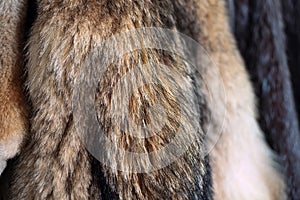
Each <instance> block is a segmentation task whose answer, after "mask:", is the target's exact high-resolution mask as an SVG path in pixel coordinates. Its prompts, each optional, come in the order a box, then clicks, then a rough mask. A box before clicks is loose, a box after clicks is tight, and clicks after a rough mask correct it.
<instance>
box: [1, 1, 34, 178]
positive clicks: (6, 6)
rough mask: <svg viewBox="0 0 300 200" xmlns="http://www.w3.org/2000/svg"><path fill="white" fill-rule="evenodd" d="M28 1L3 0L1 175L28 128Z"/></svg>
mask: <svg viewBox="0 0 300 200" xmlns="http://www.w3.org/2000/svg"><path fill="white" fill-rule="evenodd" d="M26 6H27V2H26V1H25V0H24V1H17V0H8V1H1V2H0V43H1V46H0V69H1V71H0V85H1V90H0V175H1V173H2V170H3V169H4V168H5V166H6V160H7V159H10V158H12V157H14V156H15V155H16V154H17V153H18V152H19V150H20V144H21V142H22V140H23V137H24V134H25V133H26V132H27V128H28V113H27V103H26V98H25V93H24V89H23V88H24V81H25V80H24V78H25V77H24V72H25V70H24V59H23V47H24V45H25V43H24V38H23V32H24V22H25V17H26V16H25V14H26Z"/></svg>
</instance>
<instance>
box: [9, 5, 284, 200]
mask: <svg viewBox="0 0 300 200" xmlns="http://www.w3.org/2000/svg"><path fill="white" fill-rule="evenodd" d="M29 9H31V8H29ZM153 26H154V27H162V28H169V29H173V30H177V31H179V32H182V33H185V34H187V35H188V36H190V37H192V38H193V39H195V40H196V41H198V42H199V43H200V44H201V45H202V46H203V47H204V49H205V50H206V51H207V53H208V54H209V56H210V57H211V59H212V61H213V62H214V63H211V62H206V61H205V60H201V59H199V61H200V62H201V63H199V64H201V67H202V68H201V70H200V71H198V72H195V71H191V70H190V66H189V64H188V63H185V62H183V61H182V60H181V59H180V58H178V57H177V56H175V55H173V54H170V53H168V52H163V51H159V50H154V49H141V50H139V51H134V52H133V53H132V54H130V55H126V56H124V57H123V58H121V59H120V60H119V61H118V62H117V63H115V64H114V65H111V66H110V67H109V68H108V69H107V70H106V71H104V72H103V73H102V74H101V79H100V78H99V82H100V83H99V84H98V85H99V87H98V89H97V91H98V93H97V96H96V99H97V101H96V105H97V107H96V108H97V111H98V113H97V114H98V120H99V123H100V124H101V125H102V127H104V130H105V133H106V135H107V137H108V138H110V139H111V141H113V142H115V145H120V146H121V147H122V148H125V149H127V150H130V151H134V152H149V151H155V150H158V149H159V148H160V147H161V145H163V144H165V143H167V142H168V141H169V140H170V139H172V137H173V136H174V132H175V131H176V129H177V128H178V124H180V125H182V126H183V127H184V129H185V130H186V134H187V135H189V134H190V132H191V131H194V128H193V126H191V125H192V124H191V122H190V121H193V120H192V119H190V120H189V119H185V118H181V117H180V113H179V112H178V109H177V107H180V106H181V105H178V102H177V101H176V99H174V96H173V95H172V94H173V92H174V88H175V92H177V93H178V94H180V95H179V97H181V96H185V97H189V99H188V100H187V101H186V102H187V103H186V105H185V106H184V111H185V113H186V116H188V117H190V118H192V117H195V116H197V118H198V117H199V121H198V122H197V126H198V125H199V126H200V127H201V129H200V130H199V131H198V132H197V137H196V138H194V141H193V143H192V145H191V146H190V147H189V148H188V150H187V151H186V153H185V154H184V155H182V156H181V157H180V158H178V160H176V161H175V162H174V163H172V164H171V165H169V166H167V167H165V168H162V169H159V170H156V171H153V172H148V173H130V172H122V171H115V170H112V169H111V168H109V167H108V166H105V165H103V164H102V163H100V162H98V161H97V160H96V159H95V158H93V157H92V156H91V155H90V154H89V152H88V151H87V150H86V149H85V146H84V145H83V143H82V140H81V139H80V137H79V133H78V129H76V128H75V123H76V120H78V119H76V118H75V115H74V110H73V109H74V107H73V106H72V105H73V104H74V102H73V98H72V95H73V93H74V92H76V90H75V80H76V78H78V77H80V76H85V74H82V69H85V68H87V67H94V68H97V67H101V66H99V65H97V64H99V63H93V62H92V61H93V60H97V59H95V56H94V57H93V55H96V57H99V55H98V54H95V52H97V48H98V47H99V43H101V41H102V40H105V39H107V38H109V37H110V36H111V35H113V34H116V33H120V32H122V31H125V30H132V29H135V28H140V27H153ZM30 30H31V31H30V37H29V39H28V49H27V51H28V52H27V53H28V56H27V58H28V64H27V68H28V77H27V81H28V84H27V85H28V90H29V97H30V100H31V102H32V110H31V113H32V115H33V117H32V119H31V121H30V125H31V127H30V134H28V138H27V140H26V141H25V143H24V146H23V148H22V150H21V154H20V156H19V157H18V158H17V159H18V162H17V163H18V164H17V166H15V173H14V174H13V179H14V181H13V182H12V183H11V188H10V191H11V194H10V195H11V196H10V198H12V199H162V198H166V199H200V200H201V199H203V200H204V199H217V200H221V199H222V200H223V199H224V200H235V199H236V200H240V199H245V200H247V199H261V200H267V199H270V200H271V199H278V200H279V199H280V200H281V199H285V193H284V183H283V181H282V177H281V175H280V173H279V172H278V171H277V169H276V164H275V162H274V161H273V159H274V155H273V154H272V152H271V151H270V149H269V148H268V146H267V145H266V143H265V141H264V138H263V134H262V131H261V130H260V128H259V126H258V123H257V122H256V108H255V97H254V92H253V91H252V87H251V84H250V81H249V80H248V75H247V72H246V70H245V67H244V63H243V61H242V59H241V57H240V54H239V52H238V50H237V48H236V44H235V41H234V38H233V35H232V34H231V32H230V25H229V19H228V17H227V10H226V6H225V1H224V0H221V1H220V0H198V1H196V0H187V1H181V0H175V1H173V0H172V1H171V0H166V1H156V0H147V1H140V0H136V1H135V0H134V1H128V0H114V1H109V0H105V1H97V0H91V1H85V0H53V1H50V0H40V1H38V2H37V18H36V19H35V20H34V23H33V26H32V27H31V29H30ZM127 42H128V43H130V41H127ZM195 53H196V52H195ZM91 55H92V56H91ZM198 56H199V57H200V58H201V57H202V56H203V55H198ZM86 61H87V62H86ZM156 61H159V62H161V63H163V64H166V65H168V66H170V69H172V70H170V71H163V70H161V69H156V68H150V69H146V68H141V69H139V73H137V74H136V76H134V77H131V78H130V79H128V80H127V82H126V83H127V84H124V85H123V86H122V87H120V90H117V93H113V92H115V91H113V89H112V87H113V86H114V84H115V83H116V82H118V80H119V77H120V76H122V75H124V74H125V73H126V72H127V71H128V70H130V69H131V68H132V67H134V66H136V65H137V64H141V63H142V64H145V63H146V64H150V65H151V64H152V63H153V62H156ZM178 74H181V76H183V77H184V78H185V80H186V81H185V82H180V83H178V82H176V81H174V80H176V75H178ZM165 77H167V78H165ZM141 78H144V79H151V78H154V79H158V80H160V81H161V87H157V86H156V85H147V86H145V87H141V88H139V90H138V91H137V92H136V93H134V95H133V97H132V102H131V104H130V105H131V106H130V109H131V110H130V111H131V112H130V113H131V114H132V116H133V119H134V120H135V121H136V122H137V123H140V122H141V121H143V120H144V121H146V122H147V118H148V117H149V116H148V111H147V109H148V108H149V106H151V105H153V104H155V103H160V104H161V105H162V106H163V107H164V108H165V110H166V111H167V112H166V113H167V115H168V117H169V123H167V124H166V126H165V128H164V129H162V131H161V132H160V134H159V135H158V136H155V137H152V138H147V139H144V140H143V141H142V142H141V141H139V140H137V139H135V138H132V137H130V135H126V134H123V133H120V132H118V131H119V130H118V129H116V128H115V127H113V126H111V121H112V117H113V116H115V115H110V114H111V113H114V112H116V110H114V106H115V105H118V106H120V108H122V109H123V107H122V106H125V105H124V97H125V96H126V91H127V88H126V87H130V86H133V85H135V84H136V81H137V79H141ZM220 83H221V84H222V85H221V86H220ZM204 84H206V85H207V86H208V87H205V86H204ZM128 85H129V86H128ZM220 87H224V88H223V89H224V91H225V97H224V96H223V95H222V90H220ZM207 88H209V89H207ZM176 89H177V90H176ZM211 93H213V95H212V96H213V97H214V98H212V99H210V96H211ZM114 95H115V96H114ZM124 95H125V96H124ZM179 100H180V98H179ZM113 103H116V104H113ZM223 112H224V113H225V115H224V116H223V115H222V114H220V113H223ZM116 114H117V113H116ZM118 114H119V113H118ZM207 127H210V129H208V128H207ZM130 130H131V129H130V127H129V128H128V129H125V132H126V131H130ZM202 130H204V131H207V133H206V137H205V134H204V132H203V131H202ZM219 131H221V132H220V133H221V137H220V138H219V141H218V142H217V144H214V143H211V142H212V141H215V140H214V138H215V137H217V136H218V133H219ZM116 135H119V136H118V138H117V137H116ZM205 139H206V141H207V143H208V144H207V145H208V146H213V145H215V146H214V148H213V149H212V151H211V153H210V155H209V157H208V156H205V143H204V140H205ZM111 156H115V160H116V162H118V163H120V164H121V165H122V164H124V165H125V163H124V162H125V161H124V160H122V158H121V157H118V156H117V155H114V154H112V155H111ZM122 162H123V163H122ZM127 164H128V163H127ZM210 165H211V167H210ZM129 167H130V164H129ZM211 179H212V180H211Z"/></svg>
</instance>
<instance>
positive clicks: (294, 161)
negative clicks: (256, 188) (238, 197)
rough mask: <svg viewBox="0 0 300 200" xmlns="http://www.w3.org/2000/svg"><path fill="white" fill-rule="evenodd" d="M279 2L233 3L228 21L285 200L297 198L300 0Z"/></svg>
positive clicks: (299, 169)
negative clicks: (276, 157)
mask: <svg viewBox="0 0 300 200" xmlns="http://www.w3.org/2000/svg"><path fill="white" fill-rule="evenodd" d="M281 2H282V5H281ZM281 2H280V1H271V0H266V1H261V0H251V1H247V0H246V1H245V0H235V1H234V12H235V14H234V15H231V16H234V19H231V21H233V22H234V23H233V26H232V27H233V31H234V33H235V37H236V41H237V44H238V47H239V50H240V52H241V54H242V56H243V58H244V60H245V63H246V66H247V69H248V71H249V74H250V76H251V79H252V82H253V84H254V87H255V91H256V95H257V96H258V99H259V101H258V105H259V113H260V125H261V127H262V129H263V131H264V132H265V134H266V138H267V139H268V141H269V144H270V145H271V147H272V148H273V149H274V150H275V151H276V152H277V153H278V154H279V155H280V162H281V165H282V166H283V168H284V173H285V174H286V182H287V192H288V196H289V199H295V200H297V199H299V197H300V190H299V185H300V134H299V123H298V117H297V111H296V106H298V107H299V105H300V104H299V91H300V89H299V86H300V84H299V77H300V74H299V71H300V70H299V69H300V67H299V63H300V62H299V58H300V54H299V52H300V51H299V46H300V45H299V38H300V32H299V30H300V29H299V20H297V18H298V19H299V15H298V14H296V13H299V11H300V7H299V1H292V0H288V1H285V0H283V1H281ZM228 5H230V4H228ZM297 6H298V7H297ZM289 69H291V72H290V70H289ZM291 80H292V82H293V83H294V84H293V85H294V87H292V82H291ZM294 93H295V94H296V95H295V97H296V98H295V99H296V105H295V101H294Z"/></svg>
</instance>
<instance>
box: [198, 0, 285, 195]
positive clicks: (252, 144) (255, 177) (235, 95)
mask: <svg viewBox="0 0 300 200" xmlns="http://www.w3.org/2000/svg"><path fill="white" fill-rule="evenodd" d="M198 5H199V10H198V14H199V19H200V21H201V22H202V23H201V28H200V29H201V31H200V32H201V34H200V39H199V42H200V43H201V44H202V45H203V46H204V47H205V49H206V50H207V51H208V54H209V55H210V56H211V58H212V60H213V61H214V62H215V64H216V66H217V67H218V69H217V70H216V69H212V68H210V66H208V67H207V69H206V74H205V75H204V76H203V77H204V78H205V79H206V83H207V84H209V85H210V86H209V87H208V88H210V89H213V88H214V89H215V90H213V91H207V95H208V92H213V93H215V92H218V91H219V92H220V91H221V93H220V94H222V90H223V88H222V87H220V86H216V83H218V82H219V83H220V82H221V81H223V83H224V92H225V98H224V99H220V98H219V99H218V97H223V96H222V95H220V96H218V94H215V96H216V98H217V99H214V98H213V99H212V101H208V105H209V108H210V110H211V112H212V122H213V124H214V125H217V126H214V128H213V129H211V131H210V132H209V133H208V137H209V140H208V141H214V139H213V138H215V137H216V134H218V133H219V132H218V131H219V130H221V137H220V139H219V140H218V142H217V144H216V145H215V146H214V148H213V149H212V151H211V153H210V155H211V165H212V174H213V185H214V195H215V199H217V200H233V199H234V200H235V199H236V200H239V199H243V200H247V199H249V200H250V199H259V200H267V199H269V200H271V199H278V200H282V199H285V198H286V197H285V184H284V181H283V177H282V176H281V175H280V174H279V172H278V171H277V167H276V166H277V165H276V163H274V161H273V159H274V155H273V153H272V152H271V150H270V149H269V147H268V146H267V145H266V143H265V141H264V137H263V134H262V131H261V130H260V128H259V126H258V124H257V122H256V118H257V115H256V106H255V97H254V92H253V89H252V87H251V85H250V81H249V78H248V75H247V73H246V71H245V66H244V63H243V61H242V59H241V57H240V54H239V52H238V51H237V48H236V44H235V41H234V39H233V36H232V34H231V33H230V28H229V22H228V21H229V20H228V17H227V14H226V10H225V6H224V2H223V1H218V0H207V1H198ZM219 74H221V77H220V76H219ZM222 112H224V113H225V118H224V119H223V115H221V116H220V113H222ZM223 120H224V121H223ZM211 145H213V144H211Z"/></svg>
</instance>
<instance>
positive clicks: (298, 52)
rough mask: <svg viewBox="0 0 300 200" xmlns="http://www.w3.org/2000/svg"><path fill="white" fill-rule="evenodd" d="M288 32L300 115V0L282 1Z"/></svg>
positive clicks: (290, 62)
mask: <svg viewBox="0 0 300 200" xmlns="http://www.w3.org/2000/svg"><path fill="white" fill-rule="evenodd" d="M281 3H282V13H283V21H284V30H285V34H286V47H287V48H286V51H287V52H286V55H287V60H288V65H289V68H290V71H291V80H292V85H293V91H294V95H295V103H296V108H297V111H298V118H299V117H300V89H299V85H300V80H299V76H300V67H299V65H300V33H299V30H300V21H299V19H300V14H299V10H300V2H299V1H296V0H287V1H281Z"/></svg>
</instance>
